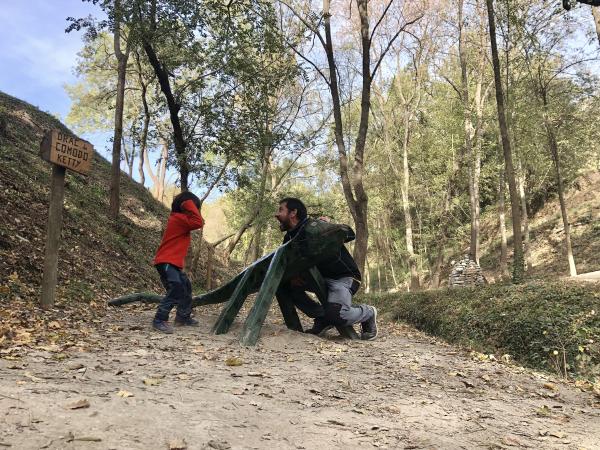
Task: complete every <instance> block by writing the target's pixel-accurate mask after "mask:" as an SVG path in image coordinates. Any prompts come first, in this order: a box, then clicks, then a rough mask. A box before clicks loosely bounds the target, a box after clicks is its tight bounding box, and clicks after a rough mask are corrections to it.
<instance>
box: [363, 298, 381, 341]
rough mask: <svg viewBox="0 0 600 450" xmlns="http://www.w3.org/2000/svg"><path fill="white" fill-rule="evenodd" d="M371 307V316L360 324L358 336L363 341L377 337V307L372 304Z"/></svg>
mask: <svg viewBox="0 0 600 450" xmlns="http://www.w3.org/2000/svg"><path fill="white" fill-rule="evenodd" d="M371 308H373V316H372V317H371V318H370V319H369V320H365V321H364V322H362V323H361V324H360V326H361V329H362V333H361V335H360V338H361V339H362V340H363V341H372V340H373V339H375V338H376V337H377V308H375V307H374V306H371Z"/></svg>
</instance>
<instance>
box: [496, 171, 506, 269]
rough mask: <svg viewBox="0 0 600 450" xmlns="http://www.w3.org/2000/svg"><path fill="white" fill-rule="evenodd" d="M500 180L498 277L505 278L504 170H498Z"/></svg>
mask: <svg viewBox="0 0 600 450" xmlns="http://www.w3.org/2000/svg"><path fill="white" fill-rule="evenodd" d="M499 178H500V181H499V183H498V221H499V226H500V277H501V278H505V277H506V276H507V275H508V269H507V267H508V244H507V238H506V212H505V205H504V195H505V194H504V189H505V187H506V186H505V185H506V181H505V180H504V170H500V174H499Z"/></svg>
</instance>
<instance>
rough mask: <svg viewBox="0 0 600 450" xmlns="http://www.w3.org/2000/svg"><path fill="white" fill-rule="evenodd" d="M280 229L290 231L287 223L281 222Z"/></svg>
mask: <svg viewBox="0 0 600 450" xmlns="http://www.w3.org/2000/svg"><path fill="white" fill-rule="evenodd" d="M279 229H280V230H281V231H288V229H289V228H288V226H287V224H286V223H285V222H281V221H279Z"/></svg>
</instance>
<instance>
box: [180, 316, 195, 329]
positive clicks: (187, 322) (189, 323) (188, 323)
mask: <svg viewBox="0 0 600 450" xmlns="http://www.w3.org/2000/svg"><path fill="white" fill-rule="evenodd" d="M198 325H200V322H198V321H197V320H196V319H192V318H191V317H188V318H187V319H179V318H177V317H176V318H175V326H176V327H197V326H198Z"/></svg>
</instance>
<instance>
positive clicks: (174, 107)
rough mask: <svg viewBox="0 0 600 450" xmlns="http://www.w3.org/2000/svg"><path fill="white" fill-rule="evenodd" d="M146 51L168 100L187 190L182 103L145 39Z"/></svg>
mask: <svg viewBox="0 0 600 450" xmlns="http://www.w3.org/2000/svg"><path fill="white" fill-rule="evenodd" d="M143 47H144V51H145V52H146V55H147V56H148V61H149V62H150V65H151V66H152V68H153V69H154V73H155V74H156V77H157V78H158V83H159V84H160V89H161V91H162V93H163V94H164V96H165V99H166V100H167V107H168V108H169V117H170V119H171V126H172V128H173V144H174V146H175V154H176V155H177V165H178V167H179V180H180V187H181V191H182V192H185V191H187V190H188V188H189V186H188V178H189V172H190V170H189V164H188V159H187V153H186V142H185V139H184V137H183V129H182V128H181V120H180V119H179V110H180V109H181V104H180V103H179V102H178V101H177V100H176V99H175V96H174V95H173V91H172V89H171V81H170V80H169V73H168V71H167V70H166V69H165V68H164V67H163V65H162V63H161V62H160V60H159V59H158V56H157V54H156V52H155V50H154V47H152V44H151V43H150V42H149V41H147V40H144V43H143Z"/></svg>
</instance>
